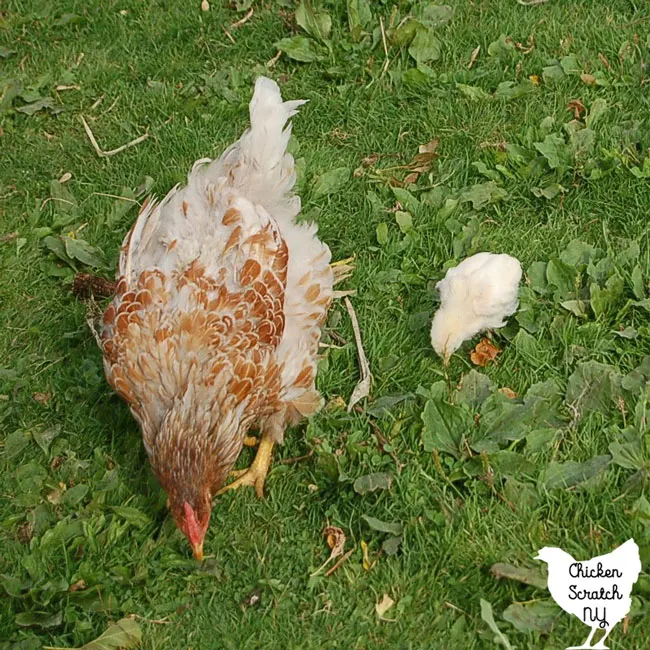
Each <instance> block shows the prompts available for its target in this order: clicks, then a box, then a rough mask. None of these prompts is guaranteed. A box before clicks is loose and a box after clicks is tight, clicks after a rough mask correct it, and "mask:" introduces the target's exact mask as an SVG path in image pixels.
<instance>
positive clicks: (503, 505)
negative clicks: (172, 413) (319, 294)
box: [0, 0, 650, 650]
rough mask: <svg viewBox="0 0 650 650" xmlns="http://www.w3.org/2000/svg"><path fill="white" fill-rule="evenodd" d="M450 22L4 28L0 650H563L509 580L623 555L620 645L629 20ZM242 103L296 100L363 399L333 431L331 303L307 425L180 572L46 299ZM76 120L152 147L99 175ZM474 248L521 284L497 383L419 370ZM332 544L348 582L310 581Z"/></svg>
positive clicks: (636, 636)
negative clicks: (545, 551) (360, 349)
mask: <svg viewBox="0 0 650 650" xmlns="http://www.w3.org/2000/svg"><path fill="white" fill-rule="evenodd" d="M449 4H450V5H451V7H450V8H448V7H444V6H435V5H434V4H433V3H427V2H404V1H399V0H395V1H394V2H392V1H388V0H376V1H374V2H370V3H368V2H364V1H362V0H358V1H357V0H349V2H347V3H346V2H343V1H342V0H339V1H329V2H317V1H316V0H314V2H313V3H312V4H309V3H307V4H306V5H304V6H303V5H301V8H298V11H297V17H296V6H295V4H294V2H292V0H276V1H273V0H263V1H255V2H254V3H252V4H251V2H246V1H245V0H244V1H240V2H234V3H231V5H232V6H228V3H227V2H225V1H224V0H211V1H210V5H209V7H205V6H204V7H203V9H204V10H202V7H201V3H200V1H199V0H193V1H192V2H190V3H188V2H181V1H180V0H158V1H157V2H156V1H154V2H148V3H143V2H137V1H136V0H102V1H101V2H90V3H88V2H82V1H81V0H61V2H58V3H52V2H47V1H46V0H32V1H31V2H30V1H26V0H25V1H21V0H5V2H4V3H2V5H0V151H1V152H2V153H1V155H0V161H1V165H0V272H1V276H2V283H1V284H0V322H1V323H2V327H1V328H0V493H1V494H2V500H1V501H0V522H1V525H0V547H1V548H2V553H1V556H0V581H1V583H2V585H1V588H2V589H3V590H4V592H6V593H3V598H2V599H1V600H0V603H1V604H0V648H1V649H2V650H5V649H9V648H11V649H12V650H18V649H20V650H31V649H37V648H41V647H44V646H57V647H78V646H82V645H83V644H84V643H88V642H90V641H92V640H93V639H95V638H97V637H98V636H99V635H100V634H102V633H103V632H104V631H105V630H106V629H107V627H108V626H109V625H110V624H111V623H112V622H115V621H118V620H120V619H124V618H126V617H129V616H131V617H132V619H131V622H132V628H134V629H135V628H137V629H138V630H139V634H141V635H142V646H143V647H145V648H149V649H154V648H165V649H170V650H171V649H174V650H176V649H183V650H185V649H189V648H192V649H194V650H199V649H202V648H206V649H208V648H210V649H211V648H283V649H294V648H295V649H301V650H302V649H306V648H332V649H334V648H341V649H343V648H345V649H346V650H347V649H351V648H356V649H366V648H400V649H401V648H404V649H406V648H413V649H420V648H462V649H465V648H467V649H470V648H471V649H478V648H492V647H495V645H498V643H499V642H498V640H497V639H498V634H502V635H505V637H507V640H508V641H509V643H510V644H512V646H513V647H518V648H535V649H537V648H540V649H541V648H559V647H565V646H566V645H575V644H577V643H578V642H581V641H582V640H583V639H584V638H585V637H586V635H587V632H588V630H587V628H586V627H585V626H584V625H583V624H582V623H581V622H580V621H579V620H578V619H577V618H575V617H572V616H570V615H569V614H567V613H564V612H563V611H562V610H560V609H559V608H558V607H556V606H555V604H554V603H553V601H552V600H551V599H550V595H549V593H548V591H547V589H546V587H545V584H546V583H545V565H544V564H543V563H541V562H538V561H535V560H534V559H533V558H534V556H535V555H536V553H537V551H538V550H539V549H540V548H542V547H543V546H561V547H562V548H564V549H565V550H566V551H568V552H570V553H571V554H572V555H573V556H574V557H576V558H591V557H593V556H595V555H599V554H602V553H608V552H609V551H611V550H613V549H614V548H615V547H616V546H618V545H619V544H621V543H622V542H624V541H625V540H627V539H628V538H630V537H632V536H633V537H634V538H635V540H636V541H637V543H638V544H639V547H640V548H641V555H642V561H643V563H644V570H645V572H644V573H642V574H641V576H640V578H639V581H638V582H637V584H636V586H635V587H634V590H633V604H632V610H631V611H630V615H629V619H628V620H627V621H626V622H625V624H623V623H621V624H619V625H618V626H617V628H616V629H615V630H614V632H613V633H612V636H611V637H610V639H608V641H610V640H611V645H612V647H613V648H623V647H624V648H629V649H632V648H641V647H645V646H646V645H647V638H648V629H649V613H650V570H649V569H650V564H649V563H650V502H649V501H648V499H647V498H646V497H645V496H644V493H645V494H647V484H648V480H649V479H650V427H649V426H648V417H647V415H648V409H650V406H648V404H649V403H650V388H649V385H648V383H647V381H648V379H650V359H649V358H647V357H644V354H645V353H648V352H650V328H649V327H648V316H649V311H650V292H649V288H648V282H649V281H650V250H649V245H648V225H647V224H648V208H649V207H650V183H649V179H650V157H649V147H650V84H649V83H648V82H649V81H650V70H649V69H648V66H649V65H650V9H649V8H648V6H647V5H646V3H642V2H634V1H632V0H610V1H607V2H605V1H601V2H599V1H597V0H583V1H580V2H574V3H568V2H563V1H562V0H549V1H548V2H545V3H542V4H538V5H537V6H523V5H522V4H519V3H518V2H517V1H516V0H502V1H500V2H497V1H490V0H474V1H469V0H465V1H461V0H458V1H457V2H453V1H450V3H449ZM204 5H205V3H204ZM312 6H313V7H315V8H316V9H315V10H313V9H312ZM249 7H250V8H252V9H253V13H252V14H250V9H249ZM205 9H207V10H205ZM249 14H250V15H249ZM409 15H410V16H411V18H410V19H409V18H408V16H409ZM237 23H239V24H237ZM287 39H288V40H287ZM278 47H280V48H281V50H282V51H283V53H282V54H281V56H279V58H278V57H276V54H277V53H278ZM259 74H265V75H268V76H271V77H273V78H274V79H276V80H277V81H278V82H279V83H280V85H281V88H282V92H283V95H284V97H285V98H286V99H297V98H305V99H309V100H310V101H309V103H308V104H307V105H306V106H304V107H303V108H302V109H301V111H300V114H299V115H298V116H297V117H296V118H295V119H294V131H293V133H294V137H293V140H292V143H291V148H292V151H293V153H294V156H295V158H296V165H297V168H298V172H299V179H298V187H297V189H298V192H299V193H300V194H301V196H302V198H303V214H304V217H305V218H308V219H312V220H315V221H317V222H318V224H319V230H320V234H321V236H322V238H323V239H324V240H325V241H326V242H327V243H328V244H329V246H330V248H331V250H332V253H333V257H334V259H343V258H346V257H349V256H354V257H355V262H354V264H355V266H356V269H355V272H354V275H353V276H352V277H351V278H350V279H348V280H347V281H346V283H345V285H344V286H343V287H342V288H345V289H354V290H356V294H355V295H353V296H352V297H351V301H352V304H353V305H354V307H355V309H356V312H357V314H358V318H359V325H360V331H361V335H362V338H363V345H364V348H365V352H366V354H367V357H368V359H369V362H370V367H371V371H372V374H373V377H374V380H373V384H372V389H371V394H370V396H369V397H368V398H366V399H363V400H362V401H361V402H360V403H359V404H358V408H357V409H354V410H353V411H352V412H351V413H348V412H347V410H346V408H345V404H346V402H347V400H348V399H349V397H350V395H351V393H352V391H353V389H354V387H355V384H356V383H357V381H358V379H359V364H358V359H357V350H356V346H355V342H354V336H353V331H352V326H351V322H350V318H349V316H348V313H347V311H346V309H345V307H344V305H343V303H342V302H341V301H338V302H337V303H336V304H335V305H334V306H333V308H332V310H331V313H330V317H329V320H328V326H327V330H326V332H325V334H324V338H323V341H324V343H326V344H327V345H328V346H329V347H324V348H323V359H322V362H321V365H320V370H319V378H318V384H319V387H320V390H321V392H322V393H323V395H324V397H325V400H326V406H325V408H324V409H323V410H322V411H321V412H320V413H319V414H318V415H316V416H315V417H314V418H313V419H311V420H310V421H309V422H308V423H306V424H304V425H302V426H299V427H298V428H296V429H295V430H292V431H290V432H288V434H287V436H286V444H285V445H284V446H283V447H281V448H280V449H278V450H277V453H276V456H275V463H274V466H273V467H272V470H271V473H270V475H269V479H268V481H267V484H266V496H265V499H264V500H258V499H257V498H256V497H255V495H254V493H253V491H252V490H249V491H240V492H236V493H232V494H227V495H224V496H223V497H219V498H218V499H216V500H215V504H214V511H213V515H212V522H211V526H210V530H209V533H208V536H207V538H206V544H205V550H206V556H207V557H206V559H205V560H204V562H203V563H202V564H201V565H199V564H198V563H197V562H196V561H195V560H193V559H192V557H191V555H190V553H189V549H188V546H187V543H186V541H185V539H184V538H183V537H182V535H181V534H180V533H179V532H178V531H177V530H176V529H175V526H174V524H173V522H172V521H171V520H170V519H169V517H168V516H167V510H166V507H165V496H164V494H163V493H162V491H161V490H160V488H159V487H158V485H157V483H156V481H155V479H154V478H153V476H152V473H151V471H150V469H149V467H148V465H147V463H146V457H145V453H144V450H143V448H142V443H141V440H140V434H139V431H138V428H137V425H136V423H135V421H134V420H133V419H132V417H131V415H130V414H129V412H128V409H127V407H126V405H125V404H124V403H122V402H121V400H120V399H119V398H118V397H117V396H116V395H114V394H113V393H112V391H111V390H110V388H109V386H108V384H107V383H106V381H105V379H104V375H103V369H102V360H101V353H100V351H99V349H98V348H97V346H96V345H95V342H94V340H93V338H92V336H91V333H90V331H89V329H88V327H87V326H86V322H85V320H86V310H87V308H88V307H87V305H86V304H84V303H83V302H82V301H80V300H78V299H77V298H75V297H74V296H73V295H72V293H71V290H70V289H71V283H72V278H73V277H74V274H75V273H76V272H78V271H85V272H92V273H95V274H97V275H100V276H104V277H112V275H113V273H114V269H115V266H116V262H117V257H118V252H119V246H120V244H121V241H122V238H123V236H124V234H125V233H126V231H127V230H128V228H129V227H130V225H131V223H132V221H133V219H134V218H135V216H136V214H137V205H136V204H139V203H141V202H142V201H143V199H144V196H145V195H146V193H147V192H149V191H151V192H154V193H156V194H158V195H164V194H165V193H166V192H167V191H168V190H169V189H170V188H171V187H172V186H173V185H174V184H176V183H178V182H183V180H184V179H185V177H186V174H187V171H188V170H189V169H190V167H191V165H192V163H193V162H194V161H195V160H196V159H198V158H201V157H206V156H217V155H219V154H220V153H221V151H222V150H223V149H224V148H225V147H226V146H227V145H229V144H230V143H231V142H233V141H234V140H236V139H237V138H238V137H239V135H240V134H241V132H242V131H243V129H244V128H245V127H246V125H247V122H248V109H247V105H248V101H249V100H250V96H251V93H252V86H253V82H254V79H255V77H256V76H258V75H259ZM82 116H83V117H84V118H85V120H86V123H87V124H88V126H89V128H90V129H91V131H92V133H93V134H94V137H95V138H96V139H97V141H98V143H99V146H100V147H101V148H102V149H103V150H112V149H116V148H118V147H121V146H122V145H124V144H126V143H129V142H132V141H134V140H136V139H137V138H139V137H140V136H142V135H144V134H148V137H147V138H146V139H143V140H141V141H140V142H138V143H137V144H134V145H133V146H131V147H129V148H126V149H123V150H121V151H119V152H118V153H116V154H115V155H111V156H108V157H100V156H99V155H98V154H97V152H96V151H95V150H94V148H93V146H92V144H91V141H90V139H89V137H88V134H87V132H86V130H85V129H84V125H83V123H82V120H81V117H82ZM483 250H487V251H493V252H504V253H509V254H511V255H514V256H516V257H517V258H519V259H520V260H521V263H522V266H523V268H524V269H525V271H526V274H525V278H524V281H523V282H522V287H521V290H520V310H519V312H518V313H517V314H516V316H514V317H513V318H511V319H510V322H509V323H508V325H507V326H506V327H505V328H503V329H502V330H499V331H497V332H495V333H494V335H493V342H494V344H495V345H496V346H497V347H498V348H499V349H500V350H501V352H500V353H499V354H498V356H497V357H496V359H495V360H494V361H492V362H490V363H488V364H487V365H486V366H485V367H480V366H476V365H474V364H473V363H472V361H471V360H470V351H471V349H472V347H473V346H474V345H475V344H476V343H477V342H478V338H477V339H476V340H474V341H472V342H471V343H466V344H465V345H464V346H463V347H462V348H461V349H460V350H459V351H458V352H457V354H456V355H454V357H453V358H452V361H451V364H450V366H449V368H448V369H447V370H445V368H444V367H443V365H442V363H441V361H440V359H438V358H437V357H436V356H435V354H434V352H433V350H432V348H431V345H430V342H429V326H430V320H431V316H432V314H433V312H434V310H435V308H436V304H437V300H438V298H437V293H436V291H435V283H436V282H437V281H438V280H439V279H441V278H442V277H443V276H444V273H445V271H446V269H447V268H448V267H449V266H453V265H455V264H457V263H458V262H459V261H460V260H461V259H463V258H464V257H466V256H468V255H471V254H473V253H475V252H478V251H483ZM251 457H252V455H251V452H250V451H249V450H245V451H244V453H243V454H242V458H241V459H240V463H241V465H242V466H243V465H244V464H245V463H248V462H249V461H250V458H251ZM296 459H297V460H296ZM282 460H288V461H290V462H286V463H282ZM371 474H376V475H379V476H374V477H372V478H371V479H367V478H362V477H367V476H368V475H371ZM358 479H362V480H358ZM370 481H373V482H375V483H377V484H378V486H375V485H372V486H371V487H377V489H375V490H374V491H370V490H368V483H369V482H370ZM328 526H334V527H338V528H340V529H341V531H342V532H343V533H344V535H345V536H346V540H345V546H344V551H343V552H344V553H348V552H349V551H350V552H351V553H350V554H349V555H348V556H347V557H346V558H345V559H344V561H343V562H342V563H341V564H340V565H339V566H338V568H336V570H334V571H333V572H331V573H330V574H329V575H326V574H327V573H328V570H329V569H330V568H331V567H332V566H333V565H334V564H335V563H336V562H337V561H338V560H341V558H342V556H339V557H337V558H335V559H334V560H332V561H331V562H330V563H329V564H327V566H326V567H325V568H321V567H322V565H323V564H324V563H325V562H326V560H327V559H328V557H329V554H330V548H329V547H328V543H327V537H326V536H324V535H323V531H324V529H325V528H326V527H328ZM495 563H505V564H507V565H510V567H509V568H505V569H504V568H503V567H502V568H501V570H497V571H491V568H492V567H493V565H494V564H495ZM525 569H529V571H523V570H525ZM504 572H505V573H506V574H507V575H508V576H509V577H499V575H495V573H496V574H500V573H504ZM385 596H386V597H387V598H389V599H390V600H387V599H386V598H385ZM482 601H484V602H483V604H482ZM382 602H383V605H384V606H383V607H382V606H380V604H381V603H382ZM391 602H392V605H391ZM488 604H489V605H488ZM388 605H391V606H390V607H388V608H387V609H385V608H386V607H387V606H388ZM489 607H491V609H492V612H493V616H494V621H495V624H493V626H492V627H490V625H489V624H488V622H487V621H486V619H489V615H487V610H488V609H489ZM384 610H385V611H384ZM495 626H496V627H498V630H499V631H500V632H497V631H496V627H495ZM136 637H137V634H136ZM508 641H506V643H508ZM131 642H135V641H134V639H133V638H131V640H130V641H129V644H130V643H131ZM118 645H120V644H119V643H114V644H113V645H112V646H111V645H104V646H101V647H107V648H110V647H117V646H118ZM122 645H127V642H126V640H125V641H124V643H123V644H122ZM91 647H94V646H91ZM97 647H99V646H97ZM129 647H131V645H129ZM501 647H504V646H503V641H502V642H501Z"/></svg>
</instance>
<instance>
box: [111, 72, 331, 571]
mask: <svg viewBox="0 0 650 650" xmlns="http://www.w3.org/2000/svg"><path fill="white" fill-rule="evenodd" d="M304 103H305V102H304V101H289V102H283V101H282V98H281V96H280V90H279V88H278V86H277V84H276V83H275V82H274V81H271V80H270V79H266V78H264V77H260V78H259V79H258V80H257V82H256V84H255V92H254V95H253V99H252V101H251V103H250V120H251V126H250V129H249V130H248V131H246V132H245V133H244V135H243V136H242V137H241V139H240V140H239V141H238V142H236V143H235V144H233V145H231V146H230V147H229V148H228V149H227V150H226V151H225V152H224V153H223V154H222V156H221V157H220V158H219V159H218V160H214V161H210V160H209V159H202V160H199V161H197V162H196V163H195V164H194V166H193V168H192V170H191V172H190V174H189V177H188V182H187V186H185V187H182V188H181V187H179V186H177V187H175V188H173V189H172V190H171V191H170V192H169V194H167V196H166V197H165V198H164V199H163V200H162V201H160V202H159V203H158V202H156V201H154V200H151V201H149V202H148V203H146V204H145V205H144V206H143V207H142V209H141V211H140V214H139V216H138V218H137V220H136V222H135V224H134V225H133V227H132V228H131V230H130V232H129V233H128V234H127V236H126V238H125V240H124V243H123V245H122V249H121V255H120V260H119V268H118V272H117V288H116V293H115V297H114V299H113V301H112V302H111V304H110V305H109V306H108V308H107V309H106V312H105V314H104V319H103V331H102V342H103V352H104V367H105V371H106V376H107V378H108V381H109V382H110V384H111V386H112V387H113V388H114V389H115V391H117V393H119V395H121V396H122V397H123V398H124V399H125V400H126V401H127V403H128V404H129V407H130V409H131V412H132V413H133V416H134V417H135V419H136V420H137V421H138V423H139V425H140V428H141V430H142V436H143V440H144V446H145V449H146V452H147V455H148V457H149V461H150V463H151V466H152V468H153V471H154V472H155V474H156V476H157V478H158V480H159V481H160V483H161V485H162V487H163V488H164V490H165V491H166V493H167V497H168V501H167V503H168V507H169V510H170V512H171V514H172V517H173V518H174V520H175V522H176V524H177V526H178V527H179V528H180V529H181V531H182V532H183V533H184V534H185V536H186V537H187V539H188V540H189V543H190V545H191V547H192V549H193V552H194V555H195V557H196V558H197V559H201V558H202V556H203V540H204V537H205V534H206V530H207V528H208V524H209V521H210V514H211V508H212V498H213V496H215V494H217V493H219V492H220V491H222V490H223V489H224V488H223V486H224V483H225V481H226V478H227V477H228V475H229V473H230V470H231V468H232V466H233V464H234V463H235V461H236V459H237V457H238V456H239V453H240V451H241V448H242V443H243V440H244V437H245V434H246V433H247V431H248V430H249V429H250V428H251V427H253V426H257V427H259V430H260V434H261V440H260V446H259V449H258V451H257V455H256V457H255V460H254V462H253V464H252V465H251V467H250V468H249V469H248V470H245V471H244V472H240V477H239V478H238V479H237V480H236V481H235V482H234V483H231V484H230V485H228V486H227V487H226V488H225V489H229V488H233V487H238V486H241V485H250V486H254V487H255V488H256V491H257V493H258V495H260V496H261V495H262V492H263V486H264V480H265V477H266V474H267V471H268V467H269V464H270V460H271V452H272V449H273V445H274V443H276V442H278V443H279V442H282V440H283V435H284V431H285V429H286V427H287V426H290V425H293V424H295V423H297V422H298V420H299V419H300V418H301V417H302V416H308V415H311V414H313V413H315V412H316V411H317V410H318V408H319V406H320V396H319V394H318V392H317V391H316V388H315V383H314V382H315V377H316V363H317V352H318V345H319V339H320V333H321V327H322V326H323V323H324V320H325V317H326V314H327V311H328V308H329V306H330V303H331V300H332V295H333V292H332V286H333V271H332V268H331V267H330V251H329V249H328V247H327V246H326V245H325V244H324V243H322V242H321V241H320V240H319V239H318V237H317V236H316V230H317V228H316V225H315V224H311V223H310V224H304V223H301V224H298V223H296V221H295V217H296V216H297V215H298V213H299V212H300V199H299V197H297V196H295V195H293V192H292V190H293V186H294V183H295V178H296V175H295V171H294V161H293V157H292V156H291V155H290V154H289V153H287V151H286V148H287V144H288V141H289V136H290V133H291V126H290V125H289V126H287V127H286V128H285V124H286V123H287V121H288V120H289V118H290V117H291V116H293V115H295V114H296V112H297V108H298V107H299V106H300V105H302V104H304Z"/></svg>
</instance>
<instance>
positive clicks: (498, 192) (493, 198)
mask: <svg viewBox="0 0 650 650" xmlns="http://www.w3.org/2000/svg"><path fill="white" fill-rule="evenodd" d="M507 196H508V193H507V192H506V191H505V190H504V189H503V188H502V187H499V186H498V185H497V184H496V183H495V182H494V181H487V182H486V183H477V184H476V185H472V187H470V188H469V189H467V190H465V191H464V192H463V193H462V194H461V195H460V200H461V202H462V203H471V204H472V208H474V210H481V209H482V208H484V207H485V206H486V205H489V204H490V203H498V202H499V201H501V200H502V199H505V198H506V197H507Z"/></svg>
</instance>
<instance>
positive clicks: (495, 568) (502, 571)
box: [490, 562, 547, 589]
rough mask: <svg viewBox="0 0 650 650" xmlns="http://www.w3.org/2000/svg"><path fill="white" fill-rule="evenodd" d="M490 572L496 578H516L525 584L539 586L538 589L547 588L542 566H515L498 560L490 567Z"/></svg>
mask: <svg viewBox="0 0 650 650" xmlns="http://www.w3.org/2000/svg"><path fill="white" fill-rule="evenodd" d="M490 573H491V574H492V575H493V576H494V577H495V578H505V579H506V580H516V581H517V582H522V583H523V584H525V585H531V586H532V587H537V589H546V586H547V578H546V576H545V575H544V574H543V573H542V569H541V568H535V569H529V568H527V567H519V566H513V565H512V564H506V563H502V562H497V563H496V564H493V565H492V566H491V567H490Z"/></svg>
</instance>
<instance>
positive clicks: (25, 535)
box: [16, 521, 34, 544]
mask: <svg viewBox="0 0 650 650" xmlns="http://www.w3.org/2000/svg"><path fill="white" fill-rule="evenodd" d="M33 536H34V525H33V524H32V523H31V522H29V521H25V522H23V523H22V524H21V525H20V526H18V530H17V531H16V537H17V538H18V541H19V542H20V543H21V544H29V542H31V541H32V537H33Z"/></svg>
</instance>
